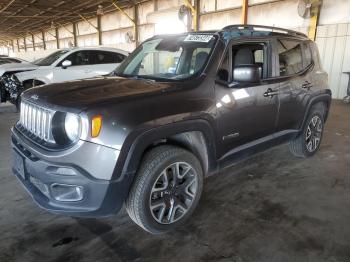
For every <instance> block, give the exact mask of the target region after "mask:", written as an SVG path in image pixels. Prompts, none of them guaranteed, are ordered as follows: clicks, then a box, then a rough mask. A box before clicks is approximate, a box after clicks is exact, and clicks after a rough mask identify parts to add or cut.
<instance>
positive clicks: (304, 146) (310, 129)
mask: <svg viewBox="0 0 350 262" xmlns="http://www.w3.org/2000/svg"><path fill="white" fill-rule="evenodd" d="M324 112H325V107H324V105H323V104H321V103H320V104H316V105H315V106H313V107H312V108H311V111H310V114H309V116H308V118H307V121H306V124H305V126H304V128H303V131H302V132H301V134H300V135H299V136H298V137H296V138H295V139H294V140H292V141H291V142H290V144H289V148H290V151H291V152H292V153H293V154H294V155H295V156H297V157H304V158H305V157H309V156H312V155H314V154H315V153H316V152H317V150H318V149H319V148H320V145H321V140H322V136H323V128H324Z"/></svg>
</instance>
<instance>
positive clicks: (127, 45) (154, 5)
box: [0, 0, 350, 99]
mask: <svg viewBox="0 0 350 262" xmlns="http://www.w3.org/2000/svg"><path fill="white" fill-rule="evenodd" d="M300 1H302V0H249V1H248V5H249V8H248V13H247V22H248V23H249V24H260V25H268V26H276V27H284V28H288V29H294V30H297V31H301V32H303V33H306V34H307V33H308V31H309V30H310V22H311V18H308V17H307V16H306V17H302V16H301V15H300V10H299V12H298V6H299V4H300ZM315 1H321V0H315ZM192 2H193V1H192ZM242 2H243V0H200V1H199V2H198V3H199V4H197V5H198V6H199V10H197V12H198V11H199V14H198V18H199V19H198V26H197V27H198V28H199V29H200V30H211V29H220V28H222V27H224V26H226V25H230V24H240V23H241V14H242ZM183 4H186V0H150V1H146V2H144V3H141V4H138V5H137V9H136V10H137V18H138V19H137V20H138V21H137V29H138V30H136V31H137V32H138V36H137V37H136V36H135V35H134V32H135V30H133V27H134V25H133V23H132V21H131V20H130V18H131V19H134V18H135V10H134V7H132V8H127V9H124V10H123V11H124V12H125V13H126V14H127V15H126V14H124V13H123V12H120V11H115V12H109V13H104V14H102V16H101V31H102V32H101V42H102V45H103V46H109V47H116V48H120V49H124V50H126V51H132V50H133V49H134V48H135V47H136V45H137V43H136V39H137V40H138V42H142V41H144V40H145V39H147V38H149V37H151V36H153V35H155V34H163V33H179V32H184V31H186V25H185V24H184V22H183V21H180V20H179V19H178V10H179V8H180V6H181V5H183ZM73 26H75V28H73ZM96 26H97V17H95V18H91V19H88V21H84V20H82V21H80V22H77V23H75V24H74V25H73V24H67V25H64V26H60V25H53V28H52V29H50V30H49V31H47V32H45V33H44V34H42V32H37V33H35V32H34V37H33V38H32V36H31V35H29V36H27V37H26V39H24V38H23V39H14V40H13V43H14V45H13V50H12V47H11V46H3V47H0V53H1V54H6V55H7V54H9V55H10V56H16V57H20V58H23V59H26V60H34V59H37V58H40V57H43V56H45V55H47V54H48V53H51V52H53V50H55V49H57V47H59V48H64V47H69V46H70V45H71V44H72V43H74V42H76V45H77V46H79V47H82V46H96V45H98V44H99V37H98V34H97V32H96V28H95V27H96ZM56 28H57V29H58V36H59V39H58V40H56V38H55V30H56ZM74 30H75V32H76V35H77V37H76V39H73V33H72V32H73V31H74ZM43 35H44V39H45V50H44V43H43ZM33 39H34V43H35V51H34V48H33V43H32V42H33ZM315 40H316V43H317V44H318V47H319V50H320V56H321V60H322V63H323V66H324V68H325V69H326V71H327V72H328V73H329V83H330V86H331V89H332V92H333V97H334V98H339V99H341V98H343V97H344V96H346V89H347V84H348V81H349V79H348V76H347V75H346V74H344V72H350V1H349V0H323V1H322V6H321V9H320V13H319V16H318V25H317V31H316V38H315ZM25 43H26V46H25ZM24 46H25V48H24ZM25 49H26V52H25V51H24V50H25ZM18 50H19V52H18Z"/></svg>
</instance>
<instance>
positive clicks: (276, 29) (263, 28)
mask: <svg viewBox="0 0 350 262" xmlns="http://www.w3.org/2000/svg"><path fill="white" fill-rule="evenodd" d="M228 29H230V30H232V29H236V30H241V29H247V30H251V31H267V30H268V31H271V32H276V33H282V34H289V35H294V36H301V37H307V35H305V34H303V33H301V32H297V31H294V30H290V29H285V28H280V27H274V26H265V25H239V24H237V25H229V26H225V27H224V28H223V29H222V30H228ZM259 29H261V30H259Z"/></svg>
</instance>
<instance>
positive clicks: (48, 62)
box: [33, 50, 69, 66]
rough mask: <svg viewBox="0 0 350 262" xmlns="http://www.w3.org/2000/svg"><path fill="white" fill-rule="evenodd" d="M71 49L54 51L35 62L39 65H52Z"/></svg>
mask: <svg viewBox="0 0 350 262" xmlns="http://www.w3.org/2000/svg"><path fill="white" fill-rule="evenodd" d="M68 52H69V50H59V51H57V52H54V53H52V54H51V55H48V56H47V57H44V58H42V59H39V61H34V62H33V64H35V65H38V66H50V65H52V64H53V63H54V62H55V61H56V60H57V59H59V58H60V57H61V56H63V55H64V54H66V53H68Z"/></svg>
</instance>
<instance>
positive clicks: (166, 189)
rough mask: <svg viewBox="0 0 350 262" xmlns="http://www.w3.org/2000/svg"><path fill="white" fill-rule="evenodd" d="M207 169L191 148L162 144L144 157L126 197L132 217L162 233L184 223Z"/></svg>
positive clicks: (198, 193)
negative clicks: (202, 165)
mask: <svg viewBox="0 0 350 262" xmlns="http://www.w3.org/2000/svg"><path fill="white" fill-rule="evenodd" d="M202 187H203V171H202V167H201V164H200V162H199V161H198V159H197V158H196V157H195V156H194V155H193V154H192V153H190V152H189V151H187V150H184V149H182V148H179V147H174V146H159V147H157V148H155V149H153V150H151V151H150V152H149V153H147V154H146V156H145V157H144V159H143V161H142V163H141V167H140V169H139V171H138V173H137V175H136V178H135V181H134V184H133V185H132V188H131V190H130V193H129V196H128V198H127V200H126V210H127V212H128V214H129V216H130V217H131V219H132V220H133V221H134V222H135V223H136V224H138V225H139V226H141V227H142V228H143V229H145V230H146V231H148V232H150V233H152V234H159V233H163V232H167V231H170V230H172V229H174V228H175V227H177V226H179V225H181V224H183V223H184V222H185V221H186V220H187V219H188V218H189V217H190V216H191V214H192V213H193V211H194V209H195V208H196V206H197V204H198V201H199V199H200V196H201V192H202Z"/></svg>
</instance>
